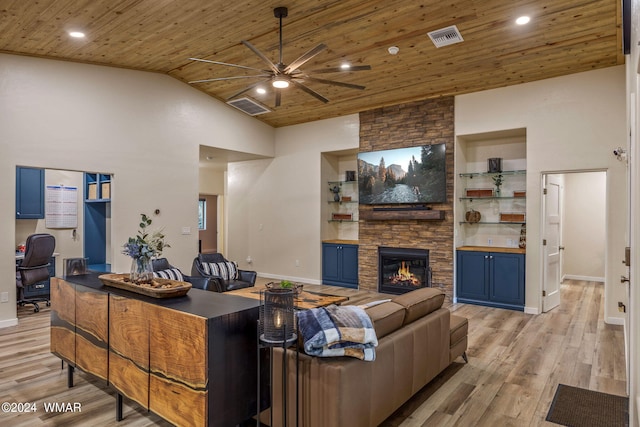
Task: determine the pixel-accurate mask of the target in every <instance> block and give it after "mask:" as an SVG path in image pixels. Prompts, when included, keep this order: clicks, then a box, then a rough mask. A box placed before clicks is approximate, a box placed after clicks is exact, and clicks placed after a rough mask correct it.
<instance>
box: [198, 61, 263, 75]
mask: <svg viewBox="0 0 640 427" xmlns="http://www.w3.org/2000/svg"><path fill="white" fill-rule="evenodd" d="M189 59H190V60H191V61H199V62H206V63H209V64H216V65H224V66H226V67H235V68H244V69H245V70H253V71H262V72H264V71H265V70H260V69H258V68H252V67H245V66H244V65H237V64H227V63H226V62H218V61H210V60H208V59H200V58H189Z"/></svg>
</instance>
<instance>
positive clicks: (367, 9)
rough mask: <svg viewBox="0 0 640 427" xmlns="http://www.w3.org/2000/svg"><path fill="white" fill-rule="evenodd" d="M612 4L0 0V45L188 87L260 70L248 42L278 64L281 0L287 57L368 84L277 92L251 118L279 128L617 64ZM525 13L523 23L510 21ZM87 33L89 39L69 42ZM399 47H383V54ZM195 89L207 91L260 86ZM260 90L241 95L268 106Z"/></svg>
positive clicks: (220, 95) (596, 0) (578, 0)
mask: <svg viewBox="0 0 640 427" xmlns="http://www.w3.org/2000/svg"><path fill="white" fill-rule="evenodd" d="M619 3H620V1H619V0H523V1H505V0H451V1H446V2H443V1H436V0H369V1H361V0H326V1H322V2H320V1H316V0H284V1H280V0H278V1H268V2H265V1H264V0H240V1H237V2H236V1H223V0H181V1H173V0H39V1H25V0H4V1H2V3H1V4H0V52H4V53H11V54H22V55H32V56H38V57H45V58H53V59H62V60H69V61H78V62H86V63H93V64H101V65H109V66H114V67H124V68H132V69H137V70H145V71H153V72H159V73H165V74H168V75H170V76H172V77H175V78H176V79H178V80H181V81H183V82H185V84H188V83H187V82H189V81H192V80H198V79H209V78H218V77H231V76H242V75H248V74H251V73H252V72H251V71H248V70H244V69H240V68H233V67H227V66H222V65H213V64H206V63H202V62H194V61H190V60H189V59H188V58H190V57H197V58H204V59H209V60H213V61H219V62H225V63H232V64H239V65H243V66H247V67H254V68H258V69H261V70H264V69H267V68H268V67H267V66H266V65H265V63H264V62H262V61H261V60H260V59H259V58H258V56H257V55H255V54H254V53H253V52H252V51H251V50H250V49H248V48H247V47H246V46H244V45H243V44H242V43H241V40H247V41H249V42H250V43H251V44H253V45H254V46H255V47H256V48H257V49H259V50H260V51H261V52H263V53H264V54H265V55H266V56H267V57H268V58H269V59H271V60H272V61H273V62H274V63H277V62H278V55H279V54H278V44H279V39H278V25H279V23H278V19H276V18H275V17H274V14H273V8H274V7H277V6H286V7H288V9H289V16H288V17H286V18H284V19H283V45H284V49H283V59H284V60H283V62H284V63H285V64H289V63H291V62H292V61H293V60H294V59H296V58H297V57H299V56H300V55H302V54H303V53H305V52H307V51H308V50H310V49H311V48H313V47H315V46H316V45H318V44H319V43H324V44H326V45H327V46H328V48H327V49H326V50H324V51H323V52H321V53H320V54H318V55H317V56H315V57H314V58H313V59H312V60H310V61H309V62H307V63H306V64H304V65H303V66H301V67H300V69H301V70H302V71H305V70H316V69H322V68H326V67H337V66H339V65H341V64H342V63H343V62H349V63H351V64H352V65H365V64H366V65H371V67H372V69H371V70H370V71H358V72H345V73H331V74H329V73H326V74H320V75H317V77H320V78H324V79H331V80H338V81H342V82H348V83H355V84H358V85H363V86H366V89H365V90H356V89H351V88H344V87H338V86H332V85H327V84H322V83H317V82H307V83H306V84H307V85H308V86H309V87H310V88H311V89H313V90H314V91H316V92H318V93H320V94H321V95H323V96H324V97H326V98H328V99H329V102H328V103H326V104H325V103H323V102H321V101H319V100H318V99H316V98H314V97H312V96H310V95H309V94H307V93H305V92H303V91H302V90H300V89H298V88H295V87H290V88H288V89H284V90H283V95H282V105H281V106H280V107H278V108H275V109H274V110H273V112H270V113H267V114H263V115H259V116H256V118H257V119H259V120H262V121H264V122H266V123H268V124H270V125H272V126H275V127H279V126H287V125H293V124H297V123H304V122H308V121H313V120H319V119H324V118H329V117H335V116H340V115H345V114H352V113H357V112H359V111H364V110H369V109H372V108H378V107H382V106H389V105H396V104H400V103H405V102H410V101H414V100H420V99H427V98H432V97H437V96H442V95H456V94H463V93H469V92H476V91H480V90H484V89H491V88H497V87H502V86H507V85H512V84H519V83H524V82H529V81H535V80H540V79H545V78H549V77H556V76H561V75H565V74H570V73H577V72H581V71H587V70H593V69H597V68H603V67H609V66H613V65H617V64H622V63H624V56H623V55H622V46H621V45H622V42H621V39H622V37H621V11H620V6H619ZM525 14H526V15H529V16H530V17H531V22H530V23H529V24H528V25H525V26H517V25H515V23H514V20H515V19H516V18H517V17H518V16H520V15H525ZM454 24H455V25H456V26H457V27H458V29H459V30H460V33H461V34H462V37H463V38H464V42H462V43H458V44H454V45H450V46H446V47H441V48H436V47H435V46H434V45H433V43H432V42H431V40H430V39H429V37H428V36H427V33H428V32H430V31H433V30H437V29H441V28H444V27H448V26H450V25H454ZM75 29H77V30H80V31H84V32H85V33H86V35H87V37H86V38H85V39H81V40H78V39H72V38H70V37H68V35H67V33H66V32H67V31H68V30H75ZM390 46H398V47H399V48H400V52H399V53H398V54H397V55H390V54H389V53H388V51H387V49H388V48H389V47H390ZM256 81H257V80H254V79H235V80H228V81H216V82H211V83H201V84H192V86H193V87H194V88H196V89H198V90H201V91H203V92H205V93H207V94H209V95H211V96H213V97H214V98H217V99H219V100H222V101H226V100H227V97H229V96H231V95H233V94H235V93H237V92H239V91H241V90H242V89H243V88H245V87H247V86H248V85H250V84H252V83H254V82H256ZM265 87H266V88H268V89H269V90H268V92H267V94H265V95H259V94H257V93H256V92H254V91H253V90H252V91H248V92H247V93H245V94H244V95H243V96H249V97H251V98H252V99H254V100H256V101H258V102H260V103H262V104H264V105H266V106H269V107H273V106H274V102H275V101H274V99H275V97H274V94H273V90H272V88H270V86H265Z"/></svg>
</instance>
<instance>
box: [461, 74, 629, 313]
mask: <svg viewBox="0 0 640 427" xmlns="http://www.w3.org/2000/svg"><path fill="white" fill-rule="evenodd" d="M455 111H456V113H455V129H456V135H458V136H460V135H472V134H477V133H485V132H492V131H500V130H504V129H516V128H526V132H527V156H526V157H527V265H526V269H527V273H526V276H527V277H526V299H525V310H526V311H527V312H534V313H535V312H538V311H539V310H540V307H541V295H542V289H541V282H542V276H541V247H540V242H541V236H540V229H541V223H540V216H541V203H540V201H541V198H540V193H541V191H540V189H541V173H542V172H554V171H558V172H562V171H569V170H575V169H602V170H607V171H608V181H607V186H608V188H607V194H608V201H607V221H608V223H607V236H608V241H607V252H608V254H609V259H608V264H607V274H606V280H607V282H606V283H607V285H608V286H607V287H606V292H605V301H606V304H605V319H607V321H610V322H618V321H619V320H620V319H621V318H622V314H621V313H619V312H618V307H617V303H618V301H623V302H624V301H627V295H626V292H625V288H624V286H621V285H620V275H621V274H624V272H625V269H624V266H623V265H622V263H621V262H620V259H621V258H620V257H621V254H622V253H623V251H624V247H625V218H626V214H625V209H626V190H625V189H626V188H627V183H626V168H625V165H624V164H622V163H620V162H619V161H617V160H616V159H615V157H614V156H613V155H612V151H613V149H614V148H615V147H617V146H619V145H625V144H626V135H625V134H626V131H625V124H626V119H625V117H626V113H625V78H624V67H622V66H620V67H610V68H605V69H601V70H596V71H590V72H585V73H579V74H572V75H569V76H564V77H558V78H554V79H548V80H542V81H537V82H533V83H527V84H522V85H517V86H510V87H505V88H500V89H494V90H488V91H483V92H477V93H473V94H469V95H461V96H457V97H456V105H455ZM616 319H618V320H616Z"/></svg>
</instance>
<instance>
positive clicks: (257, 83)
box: [227, 79, 269, 101]
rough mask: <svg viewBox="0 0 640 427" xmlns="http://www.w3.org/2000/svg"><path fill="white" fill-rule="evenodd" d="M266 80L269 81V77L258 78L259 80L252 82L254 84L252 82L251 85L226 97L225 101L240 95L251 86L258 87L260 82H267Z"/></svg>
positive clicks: (251, 87)
mask: <svg viewBox="0 0 640 427" xmlns="http://www.w3.org/2000/svg"><path fill="white" fill-rule="evenodd" d="M267 81H269V79H266V80H260V81H259V82H256V83H254V84H252V85H249V86H247V87H246V88H244V89H242V90H241V91H240V92H238V93H234V94H233V95H231V96H229V97H228V98H227V101H228V100H230V99H233V98H235V97H236V96H240V95H242V94H243V93H245V92H249V91H250V90H251V89H253V88H255V87H258V86H260V85H261V84H263V83H264V82H267Z"/></svg>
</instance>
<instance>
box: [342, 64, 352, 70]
mask: <svg viewBox="0 0 640 427" xmlns="http://www.w3.org/2000/svg"><path fill="white" fill-rule="evenodd" d="M340 68H342V69H343V70H348V69H349V68H351V65H350V64H346V63H345V64H342V65H341V66H340Z"/></svg>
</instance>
